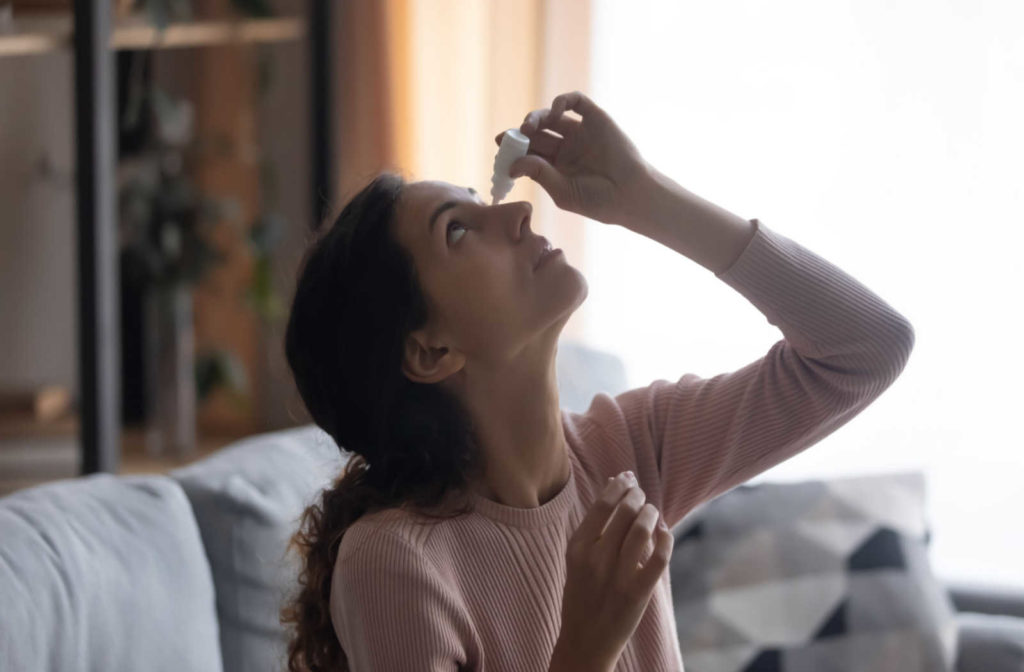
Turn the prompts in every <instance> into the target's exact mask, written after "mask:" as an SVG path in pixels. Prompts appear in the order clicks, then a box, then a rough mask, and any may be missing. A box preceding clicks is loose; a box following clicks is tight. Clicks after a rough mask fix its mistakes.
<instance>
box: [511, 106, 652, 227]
mask: <svg viewBox="0 0 1024 672" xmlns="http://www.w3.org/2000/svg"><path fill="white" fill-rule="evenodd" d="M567 110H574V111H575V112H577V113H578V114H579V115H580V116H581V117H582V119H575V118H573V117H569V116H567V115H564V114H563V113H564V112H565V111H567ZM520 130H521V131H522V132H523V133H524V134H525V135H526V136H527V137H528V138H529V139H530V148H529V150H528V152H527V154H526V156H524V157H522V158H520V159H517V160H516V161H514V162H513V163H512V165H511V167H510V174H511V175H512V177H519V176H521V175H526V176H527V177H529V178H530V179H532V180H534V181H535V182H537V183H538V184H540V186H541V187H543V188H544V190H545V191H546V192H548V194H549V195H550V196H551V198H552V200H554V202H555V205H557V206H558V207H559V208H561V209H563V210H568V211H570V212H575V213H578V214H581V215H583V216H584V217H589V218H590V219H594V220H597V221H599V222H604V223H606V224H619V225H625V223H626V222H627V221H629V220H630V217H632V216H633V213H634V212H635V211H636V210H637V206H639V205H640V203H638V202H636V201H640V200H642V199H643V198H644V197H643V196H642V193H641V192H642V185H643V182H644V180H646V179H647V178H648V177H649V172H648V168H649V167H648V165H647V162H646V161H644V159H643V157H641V156H640V152H639V151H637V148H636V146H635V145H634V144H633V142H632V141H631V140H630V139H629V138H628V137H627V136H626V134H625V133H623V132H622V130H621V129H620V128H619V127H618V125H617V124H616V123H615V121H614V120H613V119H612V118H611V117H610V116H609V115H608V113H607V112H605V111H604V110H602V109H601V108H600V107H598V106H597V105H596V104H595V103H594V102H593V101H592V100H590V98H588V97H587V96H585V95H584V94H583V93H580V92H579V91H573V92H571V93H563V94H560V95H558V96H556V97H555V99H554V100H553V101H552V103H551V107H550V108H544V109H539V110H533V111H532V112H530V113H529V114H527V115H526V118H525V119H524V120H523V123H522V126H520ZM552 131H553V132H552ZM504 135H505V133H504V132H502V133H499V134H498V136H497V137H496V138H495V142H497V143H498V144H499V145H500V144H501V138H502V136H504Z"/></svg>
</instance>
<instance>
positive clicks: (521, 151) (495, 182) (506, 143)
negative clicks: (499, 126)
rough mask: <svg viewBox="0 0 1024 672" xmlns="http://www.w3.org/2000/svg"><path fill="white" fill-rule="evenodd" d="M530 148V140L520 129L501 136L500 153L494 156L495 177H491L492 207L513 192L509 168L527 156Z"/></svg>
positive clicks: (511, 129) (508, 131) (506, 132)
mask: <svg viewBox="0 0 1024 672" xmlns="http://www.w3.org/2000/svg"><path fill="white" fill-rule="evenodd" d="M529 148H530V139H529V138H528V137H526V136H525V135H524V134H523V133H521V132H520V131H519V130H518V129H515V128H510V129H508V130H507V131H505V135H503V136H501V146H499V147H498V153H497V154H495V155H494V175H493V176H492V177H491V185H492V186H491V205H495V204H497V203H499V202H500V201H501V199H503V198H505V196H506V195H507V194H508V192H509V191H511V190H512V182H513V179H512V177H511V176H510V175H509V174H508V171H509V168H510V167H511V166H512V164H513V162H515V160H516V159H518V158H520V157H522V156H526V150H527V149H529Z"/></svg>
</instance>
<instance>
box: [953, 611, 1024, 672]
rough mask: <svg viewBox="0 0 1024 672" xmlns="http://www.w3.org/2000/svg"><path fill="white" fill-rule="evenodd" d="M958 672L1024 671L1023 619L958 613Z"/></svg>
mask: <svg viewBox="0 0 1024 672" xmlns="http://www.w3.org/2000/svg"><path fill="white" fill-rule="evenodd" d="M956 620H957V624H958V625H959V626H960V634H959V642H958V644H959V645H958V647H957V660H956V669H957V672H1022V671H1024V618H1020V617H1018V616H1002V615H994V614H976V613H970V612H966V613H963V612H962V613H959V614H957V616H956Z"/></svg>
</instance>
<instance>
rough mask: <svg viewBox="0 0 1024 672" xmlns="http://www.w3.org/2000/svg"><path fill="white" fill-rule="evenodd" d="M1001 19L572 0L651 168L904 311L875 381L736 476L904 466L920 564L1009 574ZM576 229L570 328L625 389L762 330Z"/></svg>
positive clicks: (1013, 275)
mask: <svg viewBox="0 0 1024 672" xmlns="http://www.w3.org/2000/svg"><path fill="white" fill-rule="evenodd" d="M1022 26H1024V4H1021V3H1020V2H1017V1H1016V0H989V1H986V0H937V1H936V0H930V1H928V2H925V1H924V0H907V1H905V2H901V3H891V2H884V1H882V0H869V1H867V2H863V1H859V2H853V1H852V0H846V1H842V2H841V1H839V0H826V1H825V2H821V1H819V0H816V1H813V2H812V1H810V0H780V1H779V2H774V3H761V2H753V1H747V0H725V1H723V2H715V3H696V2H693V3H679V2H660V3H658V2H647V1H640V0H634V1H633V2H630V3H623V2H615V1H614V0H594V3H593V23H592V27H593V34H592V67H593V70H592V73H591V77H592V85H591V87H590V91H589V92H590V94H591V95H592V97H593V98H594V99H595V101H596V102H597V103H598V104H600V105H602V106H603V107H604V108H605V109H607V110H608V111H609V112H610V113H611V114H612V116H613V117H614V118H615V119H616V120H617V121H618V122H619V123H620V125H621V126H622V127H623V128H624V129H625V131H626V132H627V133H628V134H629V135H630V136H631V137H632V138H633V139H634V141H635V142H636V144H637V146H638V147H639V149H640V151H641V152H642V153H643V154H644V156H645V157H646V158H647V159H648V160H649V161H650V162H652V163H653V164H654V165H656V166H657V167H658V168H659V169H660V170H662V171H663V172H665V173H667V174H669V175H670V176H672V177H673V178H674V179H675V180H677V181H678V182H679V183H680V184H682V185H684V186H685V187H686V188H687V189H690V190H691V191H694V192H695V193H697V194H700V195H701V196H703V197H705V198H707V199H709V200H711V201H713V202H715V203H717V204H719V205H721V206H722V207H724V208H726V209H728V210H730V211H732V212H735V213H736V214H739V215H740V216H742V217H745V218H748V219H749V218H754V217H757V218H760V219H761V220H762V221H763V222H764V224H765V225H766V226H769V227H771V228H773V229H775V230H777V231H778V232H780V233H782V234H783V235H786V236H788V237H790V238H792V239H794V240H796V241H797V242H799V243H801V244H802V245H804V246H806V247H808V248H809V249H811V250H813V251H815V252H817V253H818V254H820V255H822V256H823V257H825V258H826V259H828V260H830V261H832V262H833V263H835V264H836V265H838V266H839V267H840V268H842V269H844V270H845V271H847V272H848V273H850V274H851V275H853V276H854V277H856V278H857V279H859V280H860V281H862V282H863V283H864V284H866V285H867V286H868V287H870V288H871V289H872V290H874V291H875V292H877V293H878V294H879V295H880V296H882V297H883V298H884V299H886V301H888V302H889V303H890V304H892V305H893V306H894V307H895V308H896V309H897V310H899V311H900V312H902V313H903V314H904V315H906V316H907V317H908V318H909V319H910V321H911V322H912V323H913V325H914V327H915V331H916V336H917V339H916V346H915V349H914V353H913V354H912V356H911V359H910V362H909V364H908V365H907V368H906V369H905V370H904V372H903V375H902V376H901V377H900V378H899V379H898V380H897V381H896V383H895V384H894V385H893V386H892V387H891V388H889V390H888V391H886V392H885V393H884V394H883V396H882V397H881V398H879V399H878V400H877V401H876V402H875V403H874V404H873V405H872V406H870V407H869V408H868V409H866V410H865V411H864V412H863V413H861V414H860V415H859V416H858V417H857V418H855V419H854V420H853V421H851V422H850V423H849V424H848V425H846V426H845V427H843V428H841V429H840V430H838V432H837V433H835V434H833V435H832V436H830V437H828V438H826V439H825V440H823V441H822V442H820V443H819V444H817V445H816V446H814V447H812V448H811V449H809V450H808V451H806V452H805V453H803V454H802V455H799V456H797V457H795V458H793V459H792V460H790V461H788V462H786V463H784V464H782V465H780V466H778V467H776V468H775V469H772V470H771V471H769V472H766V473H765V474H763V475H762V476H761V477H759V478H758V479H755V480H765V479H770V480H799V479H804V478H816V477H830V476H844V475H855V474H868V473H879V472H886V471H899V470H911V469H920V470H923V471H924V472H925V474H926V476H927V479H928V484H929V502H928V504H929V512H930V522H931V525H932V528H933V537H932V544H933V545H932V558H933V562H934V566H935V569H936V571H937V572H938V573H940V574H941V575H943V576H945V577H948V578H964V579H980V580H987V581H1000V582H1008V583H1013V584H1017V585H1024V532H1022V526H1021V523H1020V520H1019V515H1020V513H1021V512H1024V439H1022V438H1021V432H1020V431H1019V429H1018V419H1019V418H1020V416H1021V414H1022V413H1024V393H1022V392H1021V385H1020V380H1021V377H1022V373H1024V370H1022V369H1024V367H1022V364H1021V357H1020V351H1021V350H1020V344H1021V341H1022V338H1021V336H1022V334H1021V326H1022V313H1024V309H1022V306H1024V301H1022V299H1021V288H1024V271H1022V265H1021V264H1020V263H1019V259H1018V257H1019V255H1020V249H1021V247H1020V243H1021V240H1022V235H1021V229H1022V226H1024V214H1022V213H1024V168H1022V165H1024V124H1022V123H1021V120H1022V119H1024V31H1022V30H1021V27H1022ZM681 224H682V223H681ZM585 226H586V237H585V240H586V241H587V243H586V244H587V248H586V259H587V264H586V269H585V272H586V275H587V278H588V282H589V285H590V295H589V297H588V299H587V302H586V304H584V310H585V313H584V315H585V334H586V339H587V340H588V341H589V342H591V343H593V344H595V345H596V346H598V347H601V348H605V349H608V350H611V351H614V352H616V353H618V354H619V355H620V356H621V357H622V358H623V359H624V361H625V363H626V365H627V369H628V372H629V382H630V385H631V386H640V385H646V384H649V383H650V382H651V381H652V380H654V379H657V378H666V379H671V380H674V379H677V378H679V377H680V376H681V375H682V374H683V373H686V372H693V373H697V374H699V375H702V376H706V377H708V376H713V375H715V374H717V373H720V372H724V371H732V370H735V369H737V368H740V367H741V366H743V365H745V364H747V363H748V362H750V361H752V360H754V359H757V358H760V357H761V356H763V355H764V353H765V352H767V350H768V348H769V347H770V346H771V344H772V343H774V342H775V341H776V340H778V339H779V338H781V336H782V335H781V332H779V330H778V329H776V328H775V327H773V326H772V325H770V324H768V323H767V321H766V320H765V318H764V316H763V315H762V314H761V313H760V312H758V311H757V309H756V308H754V307H753V306H752V305H751V304H750V303H749V302H747V301H746V299H744V298H743V297H742V296H740V295H739V294H737V293H736V292H735V291H734V290H732V289H731V288H729V287H728V286H726V285H725V284H724V283H722V282H721V281H719V280H718V279H717V278H715V277H714V276H713V275H712V274H711V273H709V272H708V271H707V270H705V269H704V268H703V267H700V266H698V265H697V264H696V263H694V262H692V261H690V260H688V259H686V258H683V257H680V256H679V255H677V254H676V253H675V252H672V251H670V250H668V249H667V248H665V247H662V246H661V245H659V244H658V243H655V242H653V241H651V240H648V239H646V238H643V237H642V236H638V235H636V234H633V233H631V232H629V231H626V230H624V229H621V228H619V227H610V226H605V225H602V224H600V223H598V222H593V221H587V222H586V223H585ZM655 286H656V287H657V288H658V289H657V290H655V291H652V290H651V287H655Z"/></svg>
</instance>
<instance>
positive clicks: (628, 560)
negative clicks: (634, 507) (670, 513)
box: [619, 502, 659, 575]
mask: <svg viewBox="0 0 1024 672" xmlns="http://www.w3.org/2000/svg"><path fill="white" fill-rule="evenodd" d="M658 516H659V514H658V509H656V508H654V505H653V504H651V503H650V502H647V503H646V504H644V505H643V507H642V508H641V509H640V513H638V514H637V515H636V518H635V519H634V520H633V523H632V525H630V527H629V529H628V530H626V537H625V539H623V541H622V548H621V550H620V551H619V569H620V570H621V571H623V572H626V573H627V575H629V574H632V573H635V572H636V570H637V569H640V568H641V567H642V566H643V562H642V561H643V560H644V559H645V558H644V551H645V550H646V548H647V541H648V540H649V539H650V538H651V535H652V534H654V532H655V526H656V525H657V524H658Z"/></svg>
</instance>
